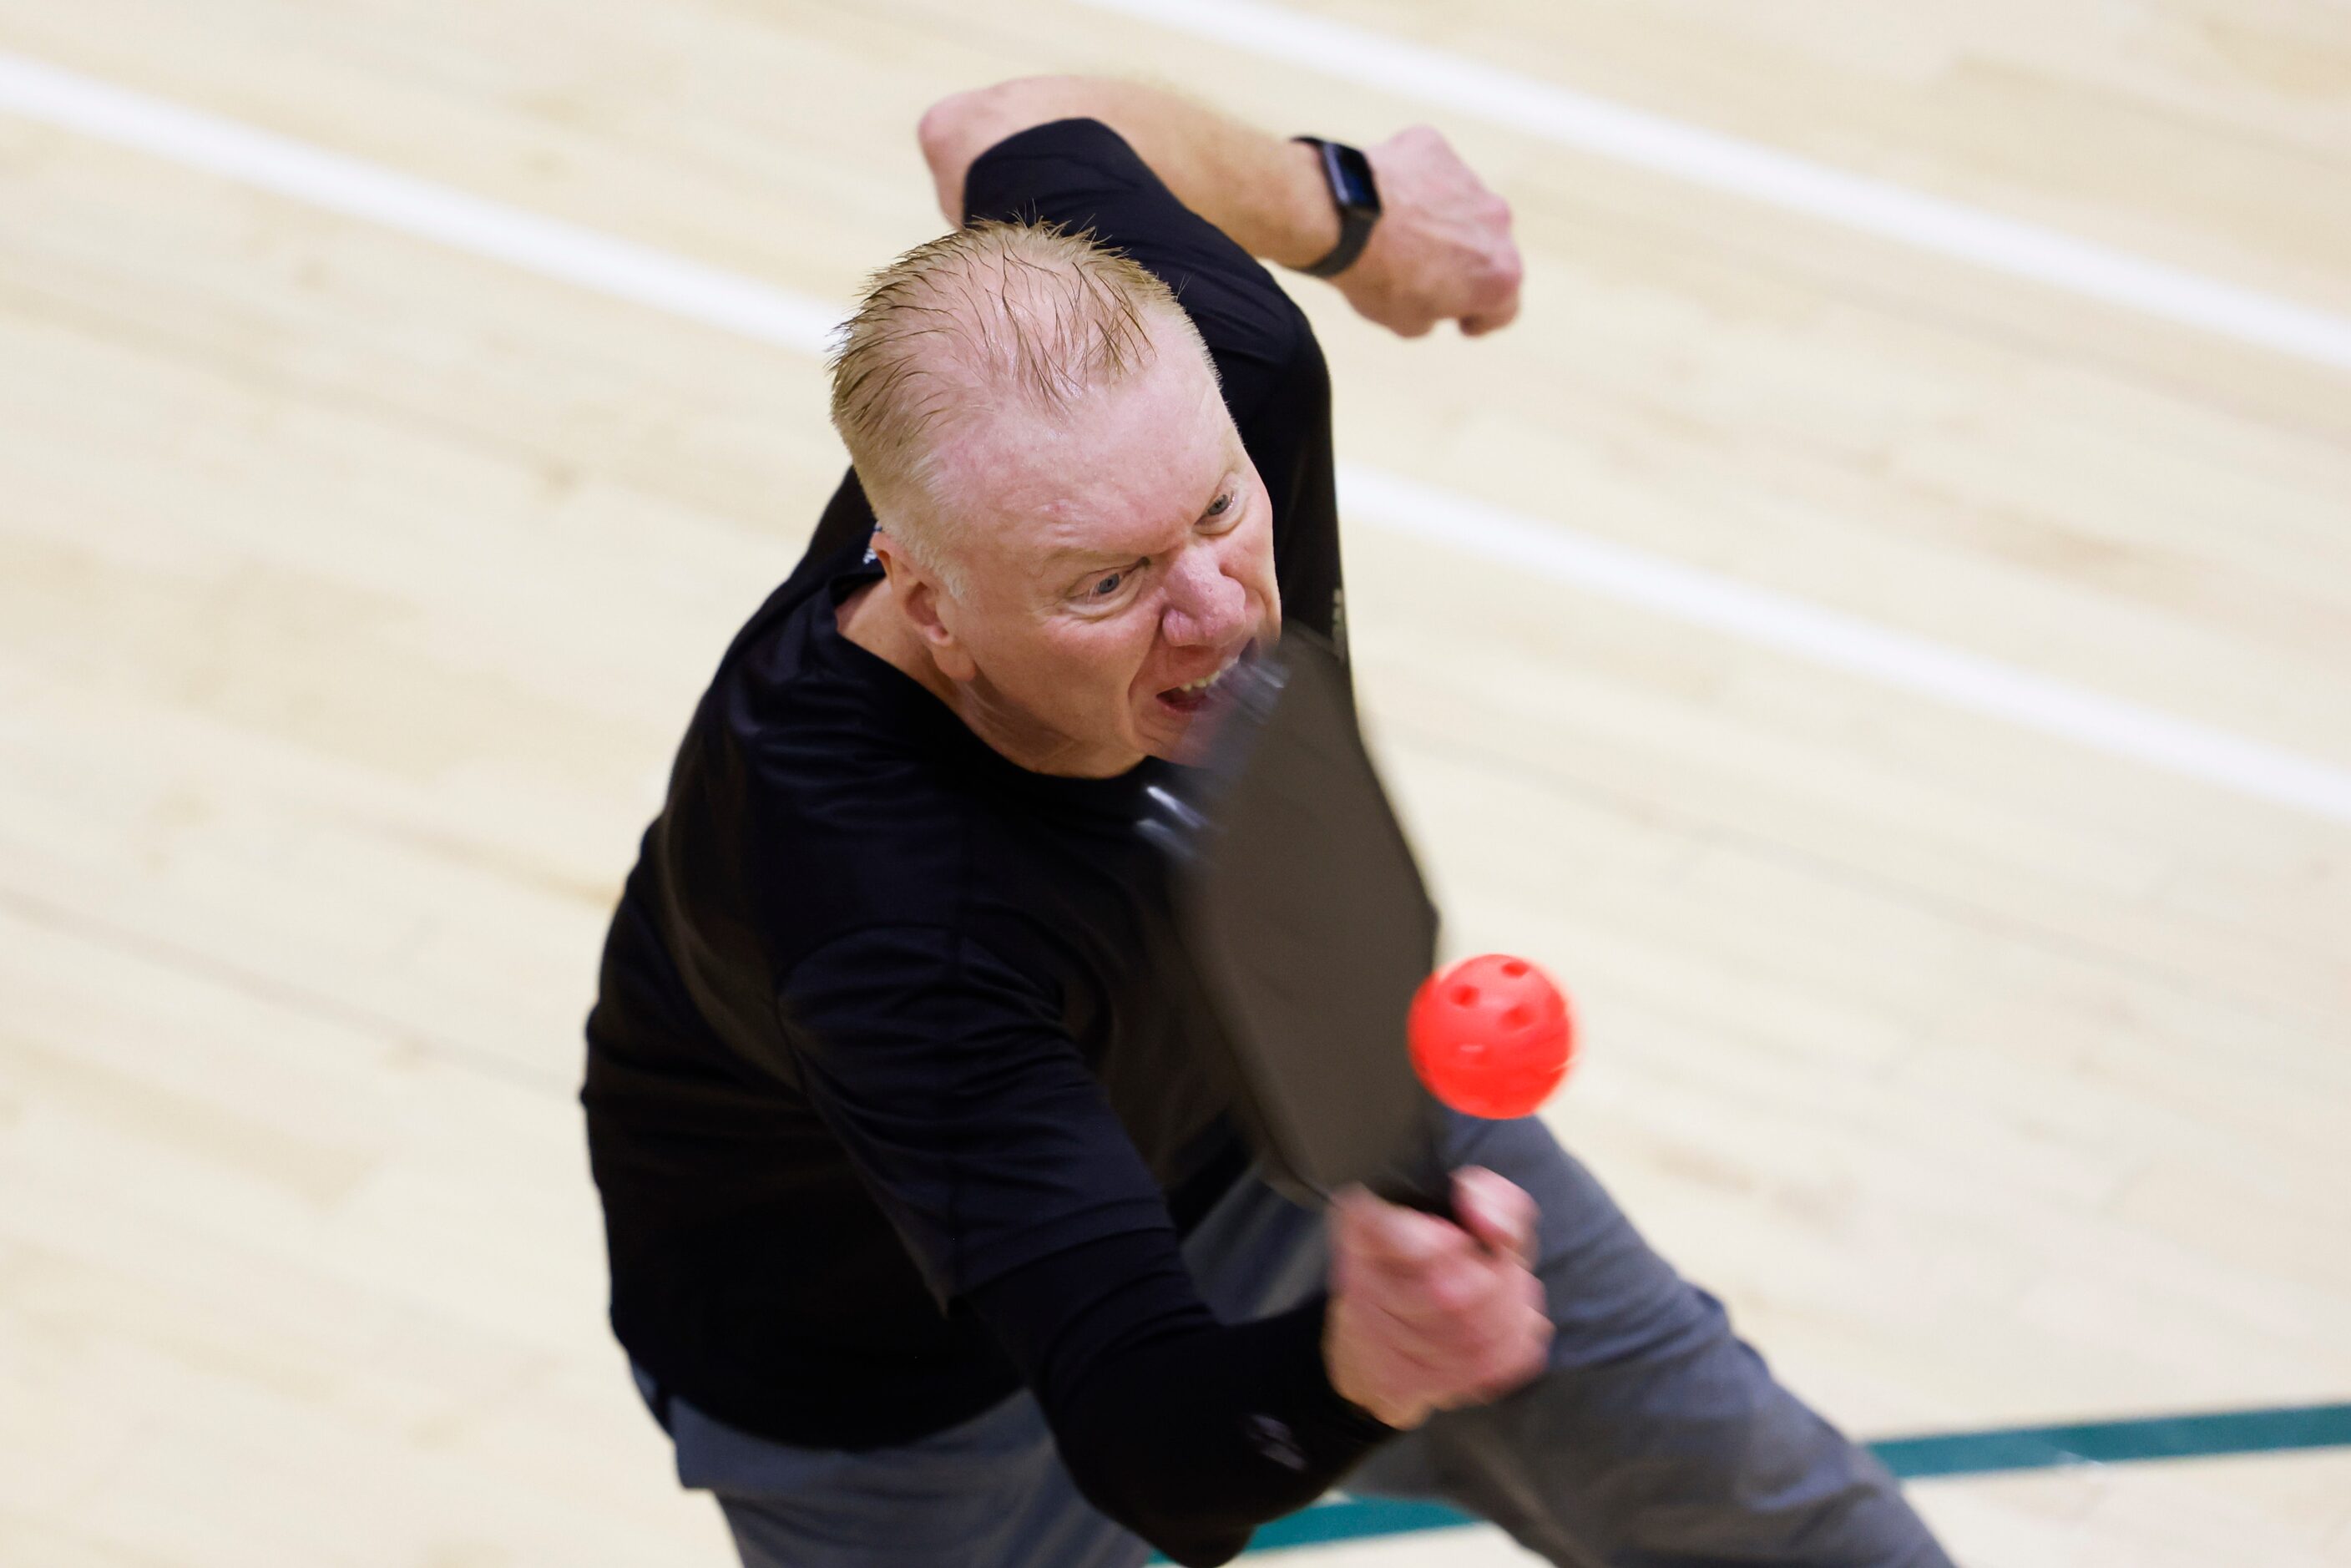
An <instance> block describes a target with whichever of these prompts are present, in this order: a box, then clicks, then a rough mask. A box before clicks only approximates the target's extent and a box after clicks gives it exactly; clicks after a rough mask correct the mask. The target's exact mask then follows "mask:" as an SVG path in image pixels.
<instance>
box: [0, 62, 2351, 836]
mask: <svg viewBox="0 0 2351 1568" xmlns="http://www.w3.org/2000/svg"><path fill="white" fill-rule="evenodd" d="M0 110H5V111H7V112H11V113H14V114H17V115H20V116H23V117H25V118H26V119H30V120H40V121H42V122H44V123H47V124H50V125H55V126H61V127H64V128H66V129H68V130H71V131H78V132H80V133H82V134H84V135H87V136H89V137H92V138H95V139H97V140H99V141H109V142H112V143H114V144H116V145H118V146H123V147H130V148H134V149H136V150H138V151H140V152H149V153H152V154H154V155H156V156H158V157H161V158H165V159H169V160H172V161H173V162H179V163H183V164H189V165H193V166H194V167H197V168H201V169H204V170H206V171H208V172H213V173H215V174H220V175H224V176H225V177H227V178H229V179H232V180H235V181H238V182H240V183H246V184H249V185H255V186H258V187H260V188H261V189H264V190H267V191H272V192H276V193H279V194H281V195H287V196H291V197H294V198H295V199H297V200H299V201H304V202H309V203H312V204H316V205H319V206H323V207H327V208H329V209H331V210H333V211H335V212H339V213H342V214H347V215H349V216H351V217H355V218H360V219H364V220H366V221H367V222H370V223H374V224H379V225H382V226H384V227H386V228H392V229H397V230H400V231H402V233H405V234H410V235H416V236H418V237H421V238H423V239H428V240H432V241H434V242H436V243H439V244H442V245H445V246H450V247H452V248H454V249H457V250H462V251H466V252H470V253H472V254H474V255H476V256H487V257H490V258H492V259H495V260H497V261H503V262H507V263H508V264H510V265H512V266H515V267H522V268H525V269H527V270H529V271H531V272H535V273H538V274H539V275H541V276H544V277H554V278H559V279H561V280H563V281H565V282H568V283H574V284H578V285H580V287H585V288H590V289H593V290H595V291H597V292H599V293H602V294H606V295H610V296H612V297H615V298H621V299H625V300H629V301H631V302H632V303H635V304H640V305H647V306H651V307H653V308H654V309H657V310H663V311H667V312H669V313H671V314H673V315H676V316H682V317H684V318H686V319H690V320H694V321H698V322H702V323H704V324H705V325H709V326H714V327H718V328H723V329H726V330H728V331H732V332H737V333H740V334H742V335H744V336H746V337H750V338H756V339H758V340H761V341H763V342H768V343H773V344H777V345H778V346H780V347H783V348H787V349H791V350H798V351H800V352H803V353H817V352H820V351H821V350H823V348H824V346H825V343H826V341H827V340H828V338H829V337H830V335H831V328H832V326H833V324H834V323H835V322H836V321H838V320H839V319H841V315H842V314H843V312H842V311H841V309H840V308H838V307H835V306H832V305H828V304H826V303H824V302H823V301H821V300H817V299H810V298H806V297H804V296H800V295H796V294H792V293H789V292H788V291H786V290H784V289H780V288H778V287H774V286H772V285H770V284H767V283H763V282H761V281H759V280H758V279H756V278H751V277H743V276H741V275H739V274H735V273H728V272H722V271H719V270H717V269H716V268H712V267H703V266H700V265H698V264H696V263H694V262H690V261H686V260H684V259H683V258H681V257H678V256H669V255H666V254H664V253H663V252H661V251H657V250H653V249H650V248H648V247H646V246H639V245H633V244H631V243H629V242H627V241H624V240H616V239H613V238H611V237H610V236H609V235H600V234H597V233H595V232H593V231H592V230H589V229H584V228H580V227H577V226H575V225H570V224H565V223H558V222H555V221H553V220H551V219H547V218H541V217H536V216H533V215H532V214H528V213H524V212H520V211H517V210H516V209H515V208H512V207H508V206H505V205H503V204H498V203H495V202H489V201H485V200H484V199H482V198H481V197H478V196H473V195H468V194H466V193H464V192H462V191H456V190H452V189H450V188H449V187H447V186H445V185H440V184H435V183H432V182H430V181H425V180H418V179H414V178H412V177H410V176H408V175H404V174H399V173H395V172H392V171H390V170H387V169H383V168H381V167H378V166H377V165H375V164H371V163H367V162H361V161H360V160H358V159H355V158H348V157H345V156H343V155H341V154H340V153H335V152H323V151H320V150H319V149H318V148H315V147H310V146H307V145H305V144H303V143H301V142H298V141H292V140H290V139H288V138H286V137H283V136H278V135H277V134H275V133H273V132H270V131H257V130H255V129H254V128H252V127H250V126H246V125H239V124H237V123H235V121H233V120H223V119H220V118H218V117H217V116H214V115H210V114H204V113H201V112H198V111H196V110H187V109H182V108H179V107H177V106H174V105H171V104H166V103H162V102H160V101H158V100H157V99H152V98H148V97H145V96H144V95H142V94H138V93H132V92H128V91H125V90H124V89H120V88H116V87H110V86H108V85H107V84H105V83H102V82H98V81H94V80H91V79H90V78H87V77H82V76H78V75H76V74H74V73H72V72H68V71H64V70H60V69H58V68H56V67H53V66H48V65H46V64H43V63H40V62H38V61H34V60H28V59H26V58H24V57H20V56H14V55H9V54H6V53H4V52H0ZM1340 479H1341V484H1342V486H1343V490H1342V500H1343V507H1344V510H1345V511H1346V513H1347V514H1348V516H1349V517H1350V519H1351V520H1354V521H1361V522H1364V523H1369V524H1372V525H1373V526H1375V527H1379V528H1386V529H1389V530H1391V531H1393V532H1397V533H1404V534H1410V535H1413V536H1415V537H1417V538H1424V539H1426V540H1427V541H1429V542H1430V543H1431V544H1433V545H1435V546H1437V547H1438V548H1440V549H1447V550H1453V551H1457V552H1462V553H1467V554H1469V555H1472V556H1477V557H1479V558H1482V559H1489V560H1492V561H1495V562H1497V563H1499V564H1502V565H1506V566H1509V567H1510V568H1512V569H1513V570H1521V571H1523V570H1533V571H1538V572H1541V573H1542V574H1543V575H1545V576H1547V577H1550V578H1552V579H1553V580H1557V581H1560V582H1563V583H1568V584H1571V585H1573V586H1574V587H1577V588H1580V589H1583V590H1584V591H1588V592H1592V593H1596V594H1600V595H1603V596H1605V597H1607V598H1611V599H1614V600H1618V601H1624V602H1627V603H1631V604H1637V605H1640V606H1642V607H1643V608H1645V609H1648V610H1652V611H1655V612H1657V613H1659V614H1661V615H1666V616H1669V617H1671V618H1673V619H1675V620H1678V621H1683V622H1689V623H1691V624H1693V625H1697V626H1701V627H1705V628H1707V629H1708V630H1709V631H1713V632H1721V633H1723V634H1725V635H1728V636H1732V637H1738V638H1742V639H1744V640H1746V641H1747V642H1750V643H1757V644H1760V645H1761V646H1763V647H1768V648H1771V649H1775V650H1777V651H1779V652H1781V653H1789V654H1792V655H1794V656H1796V657H1798V658H1802V659H1805V660H1808V661H1810V662H1812V663H1813V664H1820V665H1824V666H1826V667H1828V668H1830V669H1833V670H1837V671H1840V672H1842V673H1844V674H1851V675H1857V676H1860V677H1862V678H1864V679H1865V680H1870V681H1875V682H1876V683H1877V684H1879V685H1885V686H1890V687H1893V688H1895V689H1896V690H1898V691H1904V692H1909V693H1913V694H1915V695H1921V696H1927V697H1932V698H1934V699H1935V700H1937V701H1938V702H1942V703H1945V704H1948V705H1949V706H1953V707H1956V708H1961V709H1964V710H1967V711H1969V712H1971V713H1976V714H1980V715H1984V716H1990V717H1992V718H1996V719H2002V720H2005V721H2007V722H2009V723H2011V724H2014V725H2017V726H2019V727H2023V728H2026V729H2032V730H2037V731H2039V732H2041V733H2043V734H2044V735H2051V736H2055V737H2058V738H2060V739H2063V740H2067V741H2071V742H2073V743H2074V744H2076V745H2079V746H2084V747H2090V748H2092V749H2095V750H2098V751H2104V752H2106V753H2108V754H2110V755H2113V756H2116V757H2122V758H2128V759H2130V760H2132V761H2134V762H2141V763H2145V764H2147V765H2148V766H2150V767H2153V768H2161V769H2162V770H2164V771H2165V772H2168V773H2173V774H2177V775H2179V776H2180V777H2183V778H2187V779H2196V780H2198V781H2199V782H2201V783H2205V784H2210V785H2216V786H2218V787H2220V788H2221V789H2230V790H2233V791H2235V792H2237V793H2238V794H2241V795H2246V796H2250V797H2252V799H2254V800H2265V801H2268V802H2271V803H2273V804H2275V805H2281V806H2287V807H2292V808H2294V810H2302V811H2307V812H2309V813H2311V814H2312V815H2314V816H2318V817H2324V818H2327V819H2330V820H2332V821H2338V822H2346V823H2351V771H2346V770H2345V769H2343V768H2335V767H2332V766H2330V765H2328V764H2326V763H2324V762H2320V761H2317V760H2315V759H2314V758H2307V757H2303V756H2300V755H2298V754H2296V753H2294V752H2291V751H2286V750H2283V749H2282V748H2280V747H2273V746H2267V745H2264V744H2262V742H2259V741H2254V740H2248V739H2246V738H2244V737H2241V736H2236V735H2231V734H2229V733H2228V732H2226V731H2224V730H2219V729H2214V728H2212V727H2209V726H2206V725H2201V724H2198V723H2195V722H2193V721H2192V720H2189V719H2183V718H2178V717H2175V716H2172V715H2169V714H2167V713H2162V712H2159V711H2158V710H2156V709H2154V708H2150V707H2143V706H2139V705H2138V704H2136V703H2129V702H2124V701H2122V700H2120V699H2117V698H2115V697H2109V696H2102V695H2099V694H2098V693H2095V692H2093V691H2089V690H2086V689H2085V688H2083V687H2079V686H2074V685H2068V684H2066V683H2064V682H2063V681H2056V680H2052V679H2050V678H2049V677H2047V676H2045V675H2039V674H2033V673H2032V671H2030V670H2024V669H2020V668H2018V667H2016V666H2014V665H2011V664H2001V663H2000V662H1999V661H1997V660H1993V659H1987V658H1984V657H1982V656H1980V655H1979V654H1975V653H1963V652H1961V651H1959V650H1958V649H1954V648H1947V647H1944V646H1941V645H1940V644H1938V643H1931V642H1928V641H1927V640H1926V639H1924V638H1920V637H1913V636H1911V635H1909V634H1907V633H1906V632H1896V631H1891V630H1889V629H1887V628H1886V627H1882V626H1875V625H1872V624H1870V623H1869V622H1865V621H1862V620H1860V619H1858V618H1856V617H1854V616H1849V615H1845V614H1843V613H1841V612H1836V611H1832V610H1823V609H1821V608H1820V607H1818V606H1816V605H1812V604H1807V603H1804V602H1803V601H1801V600H1797V599H1792V598H1790V597H1788V596H1787V595H1784V594H1780V593H1774V592H1771V591H1769V590H1765V589H1761V588H1754V587H1750V586H1749V585H1747V584H1745V583H1741V582H1739V581H1737V580H1733V579H1730V578H1727V577H1722V576H1719V575H1717V574H1715V573H1713V572H1708V571H1701V570H1698V569H1697V568H1695V567H1687V566H1682V565H1680V564H1678V563H1677V562H1674V561H1670V560H1667V559H1662V558H1660V557H1656V556H1652V555H1648V554H1646V553H1644V552H1642V551H1640V550H1636V549H1630V548H1628V547H1626V546H1624V545H1620V544H1614V543H1612V542H1609V541H1607V540H1604V539H1600V538H1593V537H1592V536H1590V535H1586V534H1579V533H1576V532H1574V531H1573V530H1571V529H1569V528H1564V527H1562V525H1560V524H1557V523H1553V522H1551V521H1548V520H1546V519H1542V518H1538V517H1528V516H1526V515H1524V514H1521V513H1515V512H1510V511H1506V510H1504V509H1502V508H1500V507H1489V506H1487V505H1484V504H1483V503H1480V502H1478V501H1473V500H1470V499H1468V497H1462V496H1457V495H1454V494H1451V493H1450V492H1447V491H1444V490H1438V489H1436V488H1433V487H1431V486H1426V485H1421V484H1418V483H1416V482H1415V481H1412V480H1409V479H1405V478H1401V477H1398V476H1395V475H1391V474H1383V473H1381V472H1379V471H1377V470H1375V469H1370V468H1365V467H1363V466H1361V465H1356V464H1352V463H1350V464H1344V465H1342V467H1341V474H1340Z"/></svg>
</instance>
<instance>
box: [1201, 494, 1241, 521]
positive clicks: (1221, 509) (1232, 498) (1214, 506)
mask: <svg viewBox="0 0 2351 1568" xmlns="http://www.w3.org/2000/svg"><path fill="white" fill-rule="evenodd" d="M1239 499H1240V497H1239V494H1238V492H1236V491H1232V490H1228V491H1226V492H1225V493H1224V494H1223V495H1221V496H1219V497H1217V498H1216V499H1215V500H1214V501H1211V502H1210V503H1208V516H1210V517H1223V516H1224V515H1225V514H1226V513H1228V512H1229V511H1231V510H1232V509H1233V506H1234V504H1235V503H1236V502H1238V500H1239Z"/></svg>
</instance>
